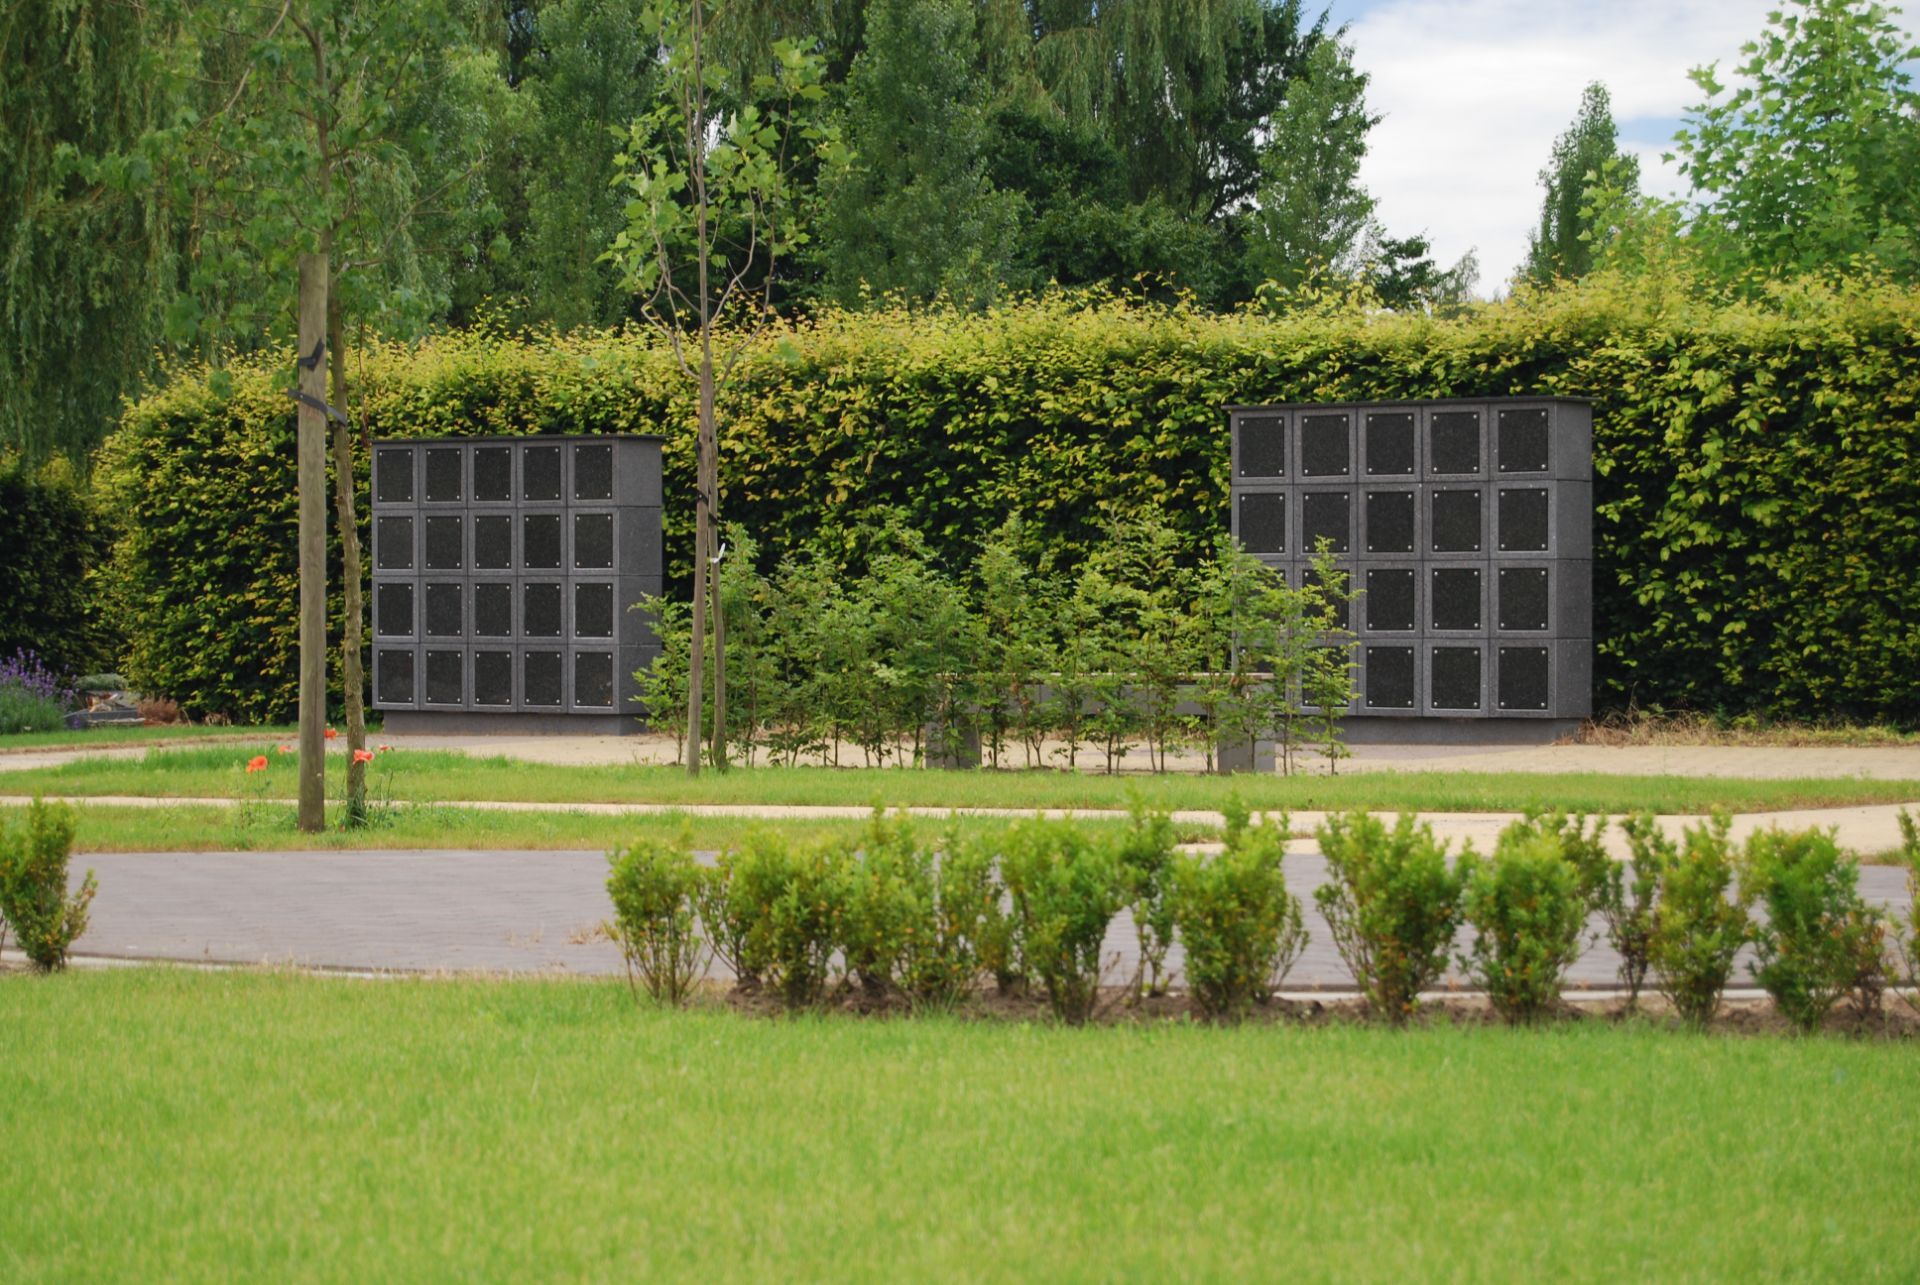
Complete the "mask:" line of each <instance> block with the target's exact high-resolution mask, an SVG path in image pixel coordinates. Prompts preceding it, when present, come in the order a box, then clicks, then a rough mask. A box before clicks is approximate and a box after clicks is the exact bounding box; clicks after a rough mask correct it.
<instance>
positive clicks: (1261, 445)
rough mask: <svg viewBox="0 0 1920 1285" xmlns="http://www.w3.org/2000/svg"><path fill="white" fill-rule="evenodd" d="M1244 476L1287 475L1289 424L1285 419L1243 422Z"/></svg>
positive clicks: (1262, 417) (1261, 417)
mask: <svg viewBox="0 0 1920 1285" xmlns="http://www.w3.org/2000/svg"><path fill="white" fill-rule="evenodd" d="M1239 440H1240V476H1241V477H1285V476H1286V475H1287V421H1286V417H1285V416H1282V415H1247V416H1244V417H1242V419H1241V420H1240V437H1239Z"/></svg>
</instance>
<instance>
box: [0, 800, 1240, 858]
mask: <svg viewBox="0 0 1920 1285" xmlns="http://www.w3.org/2000/svg"><path fill="white" fill-rule="evenodd" d="M24 810H25V809H23V808H19V807H0V822H4V823H7V824H12V823H13V822H14V820H15V818H16V817H17V816H18V815H19V814H20V813H21V812H23V811H24ZM327 821H328V827H329V828H328V829H326V830H324V831H322V832H321V833H319V834H305V833H303V832H301V831H300V830H298V829H297V828H295V826H294V810H293V808H292V807H291V806H290V805H286V804H278V803H269V804H265V805H263V806H261V807H259V808H255V809H249V810H246V811H244V812H243V811H242V810H240V809H235V808H229V807H221V806H207V805H204V804H175V805H168V806H162V807H126V806H122V805H116V804H107V803H103V804H90V803H81V804H78V805H76V806H75V808H74V822H75V825H74V851H75V852H78V853H83V854H84V853H89V852H148V851H152V850H155V849H160V848H164V849H166V850H167V851H169V852H230V851H256V852H259V851H306V850H310V849H336V850H337V849H350V848H454V849H461V848H473V849H480V850H506V849H515V848H612V847H614V846H616V845H618V844H622V843H627V842H630V841H631V840H633V839H635V838H638V837H640V836H642V835H650V834H652V835H665V836H669V837H678V836H680V835H682V834H685V835H686V836H687V838H688V840H689V842H690V843H691V844H692V846H693V847H694V848H696V849H699V850H702V851H711V850H717V849H720V848H726V847H732V846H736V845H738V844H739V843H740V841H741V840H742V839H744V838H745V837H746V835H747V834H748V833H749V832H750V831H753V830H756V829H761V830H765V829H772V830H778V831H779V832H780V833H781V834H784V835H788V836H791V837H792V838H793V839H794V840H796V841H800V840H806V839H812V838H827V837H835V836H843V835H844V836H857V835H859V834H860V833H862V832H863V830H864V829H865V822H863V821H852V820H849V821H837V820H811V819H805V820H801V819H792V818H780V819H778V820H756V819H753V818H749V817H728V816H702V815H698V814H688V813H659V814H647V815H643V816H624V817H619V816H594V815H589V814H584V813H579V812H568V811H565V810H564V809H559V808H556V809H553V810H551V811H540V812H494V811H483V810H481V809H477V808H462V807H459V806H457V805H442V804H425V805H420V806H413V805H406V806H402V807H396V808H394V809H392V810H391V811H389V812H384V813H382V814H380V815H379V816H378V818H377V820H376V823H375V824H373V825H370V826H367V827H365V828H363V829H356V830H341V829H338V828H337V826H338V823H339V809H338V808H333V809H330V810H329V813H328V817H327ZM1116 823H1117V822H1116ZM921 824H923V825H925V826H927V827H928V828H929V829H930V830H931V829H934V828H936V827H938V828H944V827H945V826H946V825H948V824H949V822H946V821H933V820H928V821H924V822H922V823H921ZM952 824H957V825H960V826H962V827H964V828H967V829H975V828H987V827H995V826H1004V825H1006V824H1008V823H1007V822H1004V821H996V820H992V819H989V818H984V817H983V818H968V817H962V818H958V819H957V820H956V821H954V822H952ZM1177 829H1178V832H1179V835H1180V838H1181V839H1182V840H1183V841H1198V840H1204V839H1210V838H1214V837H1216V836H1217V834H1218V831H1217V830H1215V829H1213V828H1212V827H1210V826H1204V825H1181V826H1179V827H1177Z"/></svg>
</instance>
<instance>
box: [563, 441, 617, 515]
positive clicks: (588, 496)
mask: <svg viewBox="0 0 1920 1285" xmlns="http://www.w3.org/2000/svg"><path fill="white" fill-rule="evenodd" d="M573 498H574V499H576V500H585V501H587V502H589V503H591V502H593V501H596V500H611V499H612V498H613V447H611V446H607V445H603V444H595V445H592V446H576V447H574V448H573Z"/></svg>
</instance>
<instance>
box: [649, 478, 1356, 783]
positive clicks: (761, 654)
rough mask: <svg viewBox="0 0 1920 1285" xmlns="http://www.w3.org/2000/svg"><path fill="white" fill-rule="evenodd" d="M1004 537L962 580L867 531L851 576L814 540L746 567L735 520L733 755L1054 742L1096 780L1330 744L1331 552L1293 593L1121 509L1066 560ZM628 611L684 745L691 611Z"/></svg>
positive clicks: (656, 714)
mask: <svg viewBox="0 0 1920 1285" xmlns="http://www.w3.org/2000/svg"><path fill="white" fill-rule="evenodd" d="M1020 533H1021V524H1020V522H1019V521H1018V520H1017V519H1010V520H1009V521H1008V522H1006V523H1003V524H1002V525H1001V526H1000V528H999V529H998V530H996V531H995V532H994V533H993V534H992V535H991V536H990V537H989V538H988V540H987V542H986V545H985V547H984V548H983V549H982V550H981V553H980V558H979V560H978V562H977V563H976V564H975V566H974V567H973V568H972V569H971V570H972V573H971V574H970V575H966V576H952V575H949V574H947V573H946V572H945V571H944V570H943V569H942V568H941V567H940V566H939V565H938V563H937V562H936V561H935V560H934V559H933V558H932V556H931V555H930V553H929V551H928V550H927V548H926V544H925V542H924V541H923V540H921V539H920V538H919V537H918V536H917V535H916V534H915V533H914V532H913V531H911V530H909V529H907V528H905V527H903V526H901V525H900V524H899V523H898V522H897V521H895V522H880V523H877V524H876V525H875V526H874V527H873V528H872V529H871V530H870V531H869V532H867V533H865V534H866V538H865V539H864V540H863V541H862V544H863V546H864V547H865V549H866V554H865V556H864V557H863V558H862V559H861V564H862V565H863V568H864V569H862V570H859V571H855V570H854V569H853V568H852V567H850V566H848V565H847V563H846V562H845V561H843V560H842V559H841V558H840V557H838V556H836V554H835V553H834V552H833V551H831V550H822V549H818V548H810V549H806V550H800V551H798V552H796V553H793V554H790V555H788V556H787V557H784V558H782V559H781V560H780V562H779V564H778V566H777V567H776V569H775V570H774V572H773V574H771V575H763V574H761V573H760V572H759V571H758V570H757V569H756V568H755V566H754V561H753V557H752V554H753V551H754V543H753V541H752V539H751V537H749V536H748V535H747V534H746V533H745V532H744V531H742V530H740V529H738V528H737V527H736V528H735V529H733V530H732V531H731V532H730V533H729V540H728V544H729V547H730V548H731V549H733V550H734V553H735V555H736V556H733V557H730V558H729V559H727V561H726V562H725V563H724V564H723V566H722V570H721V589H722V593H721V599H722V602H723V603H724V604H725V611H726V658H727V674H728V682H727V688H728V703H727V727H728V737H729V740H728V752H729V756H730V757H731V758H732V759H734V760H737V761H742V762H745V763H748V764H752V763H754V762H756V761H757V760H758V759H759V757H760V756H761V755H763V754H764V755H765V757H766V758H767V759H769V760H771V761H773V762H776V763H787V764H792V763H795V762H798V761H799V760H800V759H801V757H802V756H803V755H817V756H818V757H819V758H820V759H821V760H822V761H825V762H829V763H832V764H834V765H836V766H838V765H839V764H840V763H841V761H842V750H843V747H844V748H846V749H847V751H848V754H849V756H851V754H853V753H858V754H859V755H861V756H862V757H863V759H864V761H865V762H866V764H867V765H868V766H873V765H875V764H879V763H885V762H887V761H889V760H890V759H898V760H900V761H905V762H912V763H916V764H918V763H923V762H926V761H928V760H929V759H931V760H933V761H940V762H947V763H954V762H962V761H966V760H967V759H968V758H970V757H972V756H973V754H974V747H977V750H978V755H979V757H980V759H981V760H982V761H983V762H985V763H987V764H989V765H991V766H994V767H1001V766H1007V765H1012V764H1015V763H1020V764H1024V765H1025V766H1027V767H1033V766H1036V765H1038V764H1044V763H1045V762H1047V761H1048V755H1051V756H1052V758H1053V759H1055V760H1056V761H1058V762H1059V763H1061V764H1063V765H1064V766H1066V767H1068V768H1074V767H1077V766H1079V765H1080V764H1081V763H1082V762H1083V761H1087V760H1093V759H1098V760H1099V761H1100V762H1101V763H1103V764H1104V767H1105V770H1106V771H1108V772H1109V773H1111V772H1112V771H1114V770H1115V768H1116V766H1117V765H1119V764H1120V763H1121V762H1122V761H1123V760H1124V759H1125V757H1126V756H1127V755H1128V754H1130V753H1132V752H1133V751H1135V750H1137V749H1140V748H1143V747H1144V748H1145V750H1146V752H1147V761H1148V764H1149V766H1150V767H1152V768H1154V769H1155V770H1159V771H1164V770H1165V769H1166V766H1167V755H1168V753H1169V751H1171V750H1174V749H1178V748H1181V747H1185V746H1197V747H1200V748H1202V749H1203V750H1204V752H1205V754H1206V759H1207V764H1208V766H1209V768H1211V767H1213V766H1215V765H1216V763H1217V762H1218V761H1219V760H1218V759H1217V758H1216V757H1215V755H1216V750H1217V749H1218V748H1223V747H1225V748H1236V747H1237V748H1240V749H1243V750H1245V752H1246V757H1247V758H1248V759H1251V757H1252V744H1253V742H1254V740H1255V739H1256V737H1260V738H1266V737H1271V738H1272V739H1273V741H1274V743H1275V747H1276V756H1277V758H1278V760H1279V762H1280V764H1281V766H1282V770H1283V771H1289V772H1290V771H1291V770H1292V768H1293V767H1294V764H1295V761H1296V758H1297V756H1298V754H1299V752H1300V751H1301V750H1302V748H1304V747H1306V746H1308V745H1311V746H1312V747H1313V748H1314V749H1315V750H1316V751H1317V752H1319V753H1320V754H1322V755H1323V756H1325V758H1326V759H1327V761H1328V763H1329V765H1330V766H1331V765H1332V764H1334V763H1335V762H1336V761H1337V760H1338V758H1339V756H1340V755H1341V754H1342V753H1344V744H1343V740H1342V732H1341V720H1340V717H1339V715H1340V714H1341V713H1343V712H1344V711H1345V710H1346V709H1347V707H1348V705H1349V703H1350V702H1351V700H1352V698H1353V689H1354V682H1353V671H1354V669H1355V665H1354V660H1353V653H1354V651H1355V649H1356V646H1357V643H1356V636H1355V635H1354V634H1353V633H1352V632H1351V631H1350V630H1348V629H1347V628H1345V624H1346V622H1347V620H1348V618H1349V612H1350V610H1351V606H1352V600H1353V596H1354V595H1353V594H1352V592H1351V588H1350V578H1349V576H1348V574H1347V573H1346V572H1345V571H1342V570H1340V569H1338V568H1337V567H1336V566H1335V565H1334V563H1333V561H1332V558H1331V555H1327V554H1324V553H1323V554H1322V555H1321V556H1320V558H1319V559H1318V561H1317V565H1316V567H1315V575H1314V576H1313V577H1311V578H1310V579H1309V580H1308V582H1307V583H1305V584H1298V585H1296V584H1289V583H1288V580H1287V578H1286V577H1285V576H1284V575H1282V574H1281V573H1280V572H1278V571H1276V570H1274V569H1272V568H1271V567H1268V566H1266V565H1265V564H1263V563H1262V562H1261V561H1260V560H1259V559H1258V558H1255V557H1253V556H1251V555H1249V554H1247V553H1245V552H1244V551H1242V550H1241V549H1239V548H1238V547H1237V546H1236V545H1235V544H1234V543H1233V541H1232V540H1230V539H1226V538H1222V539H1221V541H1220V542H1219V545H1218V546H1217V547H1216V548H1215V549H1214V550H1212V551H1211V553H1210V554H1209V556H1208V557H1206V558H1205V559H1204V560H1203V561H1202V562H1201V563H1200V564H1199V565H1198V566H1196V567H1193V568H1186V567H1181V566H1179V565H1177V564H1176V563H1175V562H1174V561H1173V558H1172V550H1173V543H1174V536H1173V533H1172V531H1171V529H1170V528H1169V527H1167V526H1166V525H1165V523H1163V522H1161V521H1159V520H1157V519H1156V518H1155V517H1153V516H1152V515H1146V516H1143V517H1138V518H1133V519H1127V520H1122V521H1119V522H1117V523H1116V525H1115V526H1114V528H1113V530H1112V531H1110V532H1109V533H1108V536H1107V537H1106V538H1105V539H1103V540H1102V541H1101V542H1100V543H1099V544H1098V545H1096V546H1095V547H1094V548H1093V549H1092V551H1091V552H1090V554H1089V556H1088V557H1087V558H1086V560H1085V561H1084V562H1082V563H1081V564H1080V566H1079V567H1078V568H1075V569H1074V570H1073V571H1072V572H1068V571H1066V570H1064V569H1060V568H1055V567H1052V566H1048V565H1046V564H1037V563H1034V562H1031V561H1029V560H1028V558H1027V556H1026V553H1025V550H1024V549H1023V547H1022V543H1021V540H1020ZM645 605H646V606H647V607H648V608H649V609H650V610H651V611H652V612H653V615H654V619H655V620H656V621H657V622H658V636H659V638H660V642H661V644H662V645H661V651H660V655H659V657H658V659H656V660H655V661H654V662H653V664H652V666H651V667H650V668H648V669H647V670H644V671H642V672H641V673H640V674H639V675H638V678H639V686H640V699H641V701H642V702H643V704H644V707H645V709H646V712H647V716H648V724H649V725H650V726H651V727H653V728H655V729H657V730H662V731H666V732H669V733H671V734H672V735H674V736H675V737H676V738H681V737H684V735H685V730H686V718H687V683H688V672H689V666H688V656H689V654H690V652H691V647H692V630H691V628H690V621H691V617H692V612H691V611H690V609H689V608H688V606H687V604H685V603H684V602H676V601H670V600H661V599H649V600H647V602H646V604H645ZM707 647H708V655H709V656H711V655H712V654H713V643H712V639H711V637H709V639H708V641H707ZM712 672H713V669H712V666H711V665H709V666H708V670H707V674H708V678H707V683H708V687H707V692H706V702H705V705H706V713H705V715H704V722H705V725H706V726H707V727H711V726H712V725H713V724H712V720H713V705H714V699H713V686H712V677H711V676H712ZM1047 742H1052V746H1051V748H1050V749H1048V748H1047V746H1046V743H1047Z"/></svg>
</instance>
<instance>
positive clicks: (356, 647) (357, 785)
mask: <svg viewBox="0 0 1920 1285" xmlns="http://www.w3.org/2000/svg"><path fill="white" fill-rule="evenodd" d="M343 314H344V309H343V308H342V307H341V306H340V292H339V291H338V290H337V289H329V290H328V292H327V358H328V364H329V365H330V366H331V367H332V370H333V399H332V400H333V404H334V405H335V406H337V407H338V408H339V409H340V414H341V418H340V419H338V420H335V421H334V425H333V497H334V507H335V510H336V520H337V521H338V522H339V523H340V576H341V579H342V581H343V582H344V583H343V585H342V590H343V595H344V597H345V600H346V602H345V605H346V623H345V627H344V630H343V633H342V635H341V639H340V682H341V686H342V688H343V689H344V692H345V695H346V702H347V814H346V824H347V825H349V826H361V825H365V824H366V821H367V765H366V764H365V763H363V762H361V761H360V757H359V756H360V753H361V751H363V750H365V749H366V748H367V711H366V701H365V694H364V691H363V688H364V687H365V685H366V676H365V674H364V673H363V672H362V670H361V665H360V640H361V631H362V624H361V616H362V613H363V612H364V611H365V608H364V606H363V605H362V603H361V600H360V520H359V517H358V516H357V514H356V513H355V496H354V487H355V476H356V475H355V470H354V466H353V426H352V424H350V423H349V422H348V420H349V419H351V418H352V417H351V416H350V415H348V414H347V344H346V334H345V332H346V323H345V317H344V315H343Z"/></svg>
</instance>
